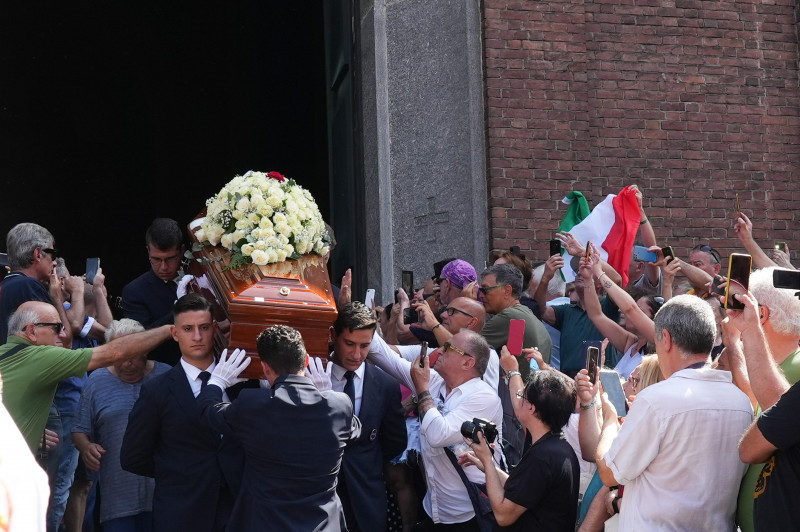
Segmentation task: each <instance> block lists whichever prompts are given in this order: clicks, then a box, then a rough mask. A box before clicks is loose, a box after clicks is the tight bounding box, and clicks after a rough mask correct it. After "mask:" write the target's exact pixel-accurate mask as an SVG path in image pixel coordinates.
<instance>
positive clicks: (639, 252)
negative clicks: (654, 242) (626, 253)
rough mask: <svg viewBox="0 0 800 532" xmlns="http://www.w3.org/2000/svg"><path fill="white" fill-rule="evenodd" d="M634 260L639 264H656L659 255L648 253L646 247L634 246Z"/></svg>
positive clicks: (653, 252)
mask: <svg viewBox="0 0 800 532" xmlns="http://www.w3.org/2000/svg"><path fill="white" fill-rule="evenodd" d="M633 260H635V261H638V262H656V261H657V260H658V253H656V252H655V251H648V250H647V248H646V247H644V246H633Z"/></svg>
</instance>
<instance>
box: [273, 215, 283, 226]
mask: <svg viewBox="0 0 800 532" xmlns="http://www.w3.org/2000/svg"><path fill="white" fill-rule="evenodd" d="M272 223H274V224H275V225H277V224H280V223H286V215H285V214H283V213H282V212H276V213H275V216H273V217H272Z"/></svg>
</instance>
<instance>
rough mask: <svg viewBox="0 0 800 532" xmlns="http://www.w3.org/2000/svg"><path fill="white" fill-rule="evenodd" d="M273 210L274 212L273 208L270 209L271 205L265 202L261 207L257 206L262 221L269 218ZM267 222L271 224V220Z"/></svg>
mask: <svg viewBox="0 0 800 532" xmlns="http://www.w3.org/2000/svg"><path fill="white" fill-rule="evenodd" d="M274 212H275V211H274V210H272V207H270V206H269V205H267V204H266V203H265V204H264V206H263V207H259V208H258V214H260V215H261V220H262V222H263V221H264V220H269V219H270V217H271V216H272V213H274ZM269 224H270V225H272V222H270V223H269Z"/></svg>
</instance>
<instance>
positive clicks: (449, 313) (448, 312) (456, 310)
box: [444, 307, 475, 318]
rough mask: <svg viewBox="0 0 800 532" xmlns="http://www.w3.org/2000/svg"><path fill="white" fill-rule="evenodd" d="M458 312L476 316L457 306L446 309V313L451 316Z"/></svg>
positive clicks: (469, 316)
mask: <svg viewBox="0 0 800 532" xmlns="http://www.w3.org/2000/svg"><path fill="white" fill-rule="evenodd" d="M456 312H458V313H460V314H463V315H464V316H467V317H468V318H474V317H475V316H473V315H472V314H467V313H466V312H464V311H463V310H461V309H458V308H455V307H447V308H446V309H444V314H447V315H448V316H450V317H451V318H452V317H453V314H455V313H456Z"/></svg>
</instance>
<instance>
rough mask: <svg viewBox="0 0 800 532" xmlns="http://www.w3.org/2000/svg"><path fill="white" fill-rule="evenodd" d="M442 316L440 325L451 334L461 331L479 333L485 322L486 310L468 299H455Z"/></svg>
mask: <svg viewBox="0 0 800 532" xmlns="http://www.w3.org/2000/svg"><path fill="white" fill-rule="evenodd" d="M447 309H448V310H447V311H446V312H445V313H444V314H442V324H443V325H444V326H445V327H446V328H447V330H448V331H450V332H451V333H452V334H456V333H457V332H458V331H460V330H461V329H469V330H470V331H474V332H480V331H481V329H483V325H484V323H485V322H486V310H485V309H484V308H483V305H482V304H481V303H479V302H478V301H476V300H474V299H470V298H468V297H457V298H455V299H453V300H452V301H451V302H450V303H449V304H448V305H447Z"/></svg>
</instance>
